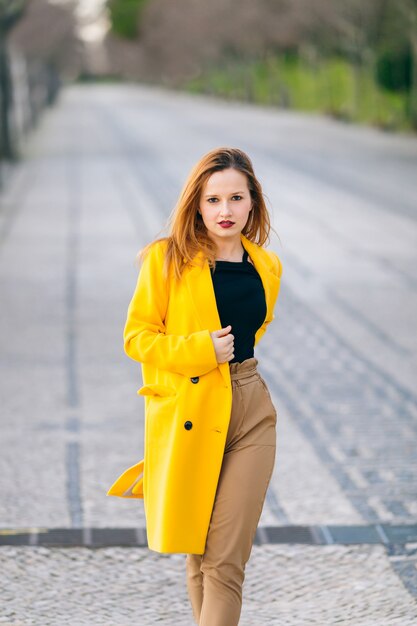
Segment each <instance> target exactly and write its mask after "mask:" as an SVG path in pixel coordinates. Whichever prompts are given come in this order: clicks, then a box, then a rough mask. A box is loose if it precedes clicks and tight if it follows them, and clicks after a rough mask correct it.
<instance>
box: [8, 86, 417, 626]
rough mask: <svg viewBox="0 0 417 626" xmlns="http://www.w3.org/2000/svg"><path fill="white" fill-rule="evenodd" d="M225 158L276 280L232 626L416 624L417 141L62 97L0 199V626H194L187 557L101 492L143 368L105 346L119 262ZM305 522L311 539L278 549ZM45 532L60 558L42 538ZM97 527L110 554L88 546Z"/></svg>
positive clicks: (117, 311)
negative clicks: (252, 176) (210, 165)
mask: <svg viewBox="0 0 417 626" xmlns="http://www.w3.org/2000/svg"><path fill="white" fill-rule="evenodd" d="M222 145H230V146H233V147H239V148H241V149H243V150H245V151H246V152H247V153H248V154H249V156H250V157H251V159H252V162H253V165H254V169H255V173H256V175H257V176H258V177H259V179H260V181H261V183H262V186H263V190H264V193H265V195H266V199H267V206H268V208H269V209H270V211H271V216H272V224H273V227H274V229H275V230H276V232H277V234H273V235H272V236H271V243H270V247H271V249H273V250H274V251H275V252H276V253H277V254H278V255H279V257H280V259H281V260H282V263H283V275H282V280H281V292H280V295H279V298H278V303H277V306H276V310H275V320H274V322H273V323H272V324H271V325H270V327H269V328H268V331H267V333H266V335H265V337H264V339H263V340H262V341H261V342H260V344H259V347H257V348H256V351H255V356H256V357H257V358H258V360H259V370H260V372H262V374H263V375H264V376H265V379H266V380H267V382H268V386H269V388H270V390H271V393H272V396H273V400H274V403H275V405H276V407H277V410H278V424H277V430H278V439H277V445H278V447H277V460H276V464H275V470H274V474H273V478H272V481H271V485H270V488H269V490H268V493H267V498H266V502H265V507H264V510H263V513H262V517H261V521H260V530H259V533H258V535H257V538H258V539H257V543H256V545H255V546H254V548H253V553H252V557H251V560H250V561H249V564H248V567H247V576H246V581H245V585H244V600H243V610H242V619H241V624H242V626H261V625H262V624H268V625H272V626H284V625H291V626H304V625H305V626H307V625H312V624H317V625H320V626H327V625H329V626H330V625H333V624H341V625H352V626H368V625H369V626H371V625H372V626H374V625H377V626H412V625H413V624H416V623H417V603H416V598H417V497H416V496H417V391H416V382H415V381H416V380H417V322H416V318H417V274H416V271H415V267H416V264H417V202H416V179H417V140H416V139H415V138H412V137H410V136H406V135H403V136H401V135H390V134H387V133H383V132H381V131H378V130H374V129H370V128H365V127H363V128H362V127H357V126H349V125H344V124H342V123H339V122H333V121H331V120H328V119H324V118H321V117H319V116H317V117H315V116H307V115H305V116H302V115H297V114H295V113H289V112H283V111H279V110H276V109H273V108H257V107H255V106H251V105H248V104H239V103H236V102H226V101H220V100H215V99H210V98H209V97H201V96H191V95H186V94H182V93H180V92H169V91H165V90H163V89H160V88H156V87H145V86H134V85H100V86H80V85H76V86H70V87H67V88H66V89H64V90H63V92H62V93H61V96H60V99H59V101H58V103H57V105H56V106H55V107H54V108H52V109H50V110H48V111H46V112H45V114H44V116H43V118H42V119H41V122H40V124H39V126H38V127H37V129H36V130H35V132H34V134H33V135H32V136H31V138H30V141H29V142H28V145H27V147H26V150H25V157H24V159H22V161H21V162H20V163H19V164H17V165H16V166H15V167H14V168H13V171H12V173H11V175H10V178H9V180H8V183H7V186H6V188H5V189H4V190H3V192H1V190H0V301H1V307H0V321H1V326H0V368H1V376H0V392H1V416H2V433H1V438H0V467H1V472H0V488H1V494H2V496H1V512H0V588H1V589H2V592H1V597H2V600H1V603H0V623H2V624H3V623H4V624H19V625H22V626H23V625H25V626H26V625H28V624H35V625H39V626H49V625H51V626H52V625H54V626H55V625H56V626H58V625H60V624H71V625H72V626H81V625H83V624H86V625H87V624H89V625H91V624H106V625H108V626H113V625H117V624H120V625H123V626H130V625H133V624H135V625H138V624H139V625H140V626H146V625H149V626H151V625H154V624H156V623H164V624H167V625H169V624H172V625H174V624H175V625H176V626H191V624H192V617H191V610H190V607H189V604H188V600H187V596H186V589H185V572H184V555H158V554H156V553H152V552H150V551H149V550H147V548H146V547H144V546H141V545H140V543H141V542H140V541H139V542H138V545H133V546H129V545H123V537H125V536H126V532H127V531H129V530H131V529H144V527H145V519H144V513H143V503H142V501H135V500H127V499H119V498H111V497H107V496H106V491H107V489H108V488H109V486H110V485H111V484H112V482H113V481H114V480H115V478H116V477H117V476H118V475H119V474H120V473H121V471H122V470H124V469H126V468H127V467H128V466H130V465H133V464H134V463H136V462H137V461H138V460H140V459H141V458H142V455H143V401H142V398H141V397H139V396H137V394H136V390H137V389H138V388H139V387H140V386H141V384H142V383H141V375H140V365H139V364H138V363H135V362H133V361H132V360H130V359H129V358H128V357H127V356H126V355H125V354H124V351H123V341H122V332H123V326H124V322H125V317H126V311H127V306H128V304H129V301H130V298H131V295H132V293H133V289H134V286H135V281H136V275H137V266H136V264H135V257H136V254H137V252H138V251H139V249H140V248H141V247H143V246H144V245H145V244H146V243H148V242H149V241H150V240H152V239H154V238H155V237H157V236H161V235H162V234H164V233H162V229H163V226H164V224H165V221H166V219H167V218H168V215H169V213H170V211H171V210H172V209H173V207H174V205H175V202H176V199H177V196H178V194H179V192H180V190H181V188H182V185H183V183H184V181H185V178H186V176H187V175H188V172H189V170H190V168H191V167H192V165H193V164H194V162H195V161H197V159H199V158H200V156H202V155H203V154H204V153H205V152H207V151H208V150H210V149H212V148H214V147H216V146H222ZM277 235H278V236H277ZM405 525H407V528H406V529H404V532H403V531H402V530H401V528H400V527H402V526H405ZM298 526H302V527H306V529H311V537H312V538H313V539H312V540H311V541H310V540H307V541H305V542H304V543H298V542H297V541H292V540H291V536H292V535H291V533H292V530H291V529H292V528H294V529H296V527H298ZM339 526H340V527H343V529H341V530H340V532H339V531H338V530H337V527H339ZM391 526H392V527H393V529H392V530H390V527H391ZM277 527H285V528H286V529H288V535H286V536H288V540H284V541H280V542H277V541H274V540H273V537H274V529H275V528H277ZM332 527H334V529H333V530H332ZM58 528H59V529H64V530H65V529H67V530H68V534H67V535H65V533H63V534H62V536H63V537H67V539H66V541H68V542H69V543H65V542H64V543H61V544H60V541H57V542H56V544H55V545H49V546H48V545H46V543H47V542H42V540H39V537H40V536H41V534H42V532H47V531H48V530H49V529H51V530H52V529H58ZM78 529H89V530H88V532H87V533H85V532H84V534H83V531H79V535H80V537H81V540H80V541H78V540H77V541H75V539H74V544H73V545H72V546H71V541H72V539H71V537H72V538H74V537H75V536H76V532H77V531H78ZM94 529H95V530H97V532H98V529H113V535H112V537H113V539H112V540H111V541H109V542H108V544H107V545H106V541H105V540H103V542H101V541H98V543H97V545H90V544H91V536H92V534H91V533H93V532H94ZM262 529H266V530H265V532H262ZM286 532H287V531H286ZM294 532H295V531H294ZM402 532H403V534H401V533H402ZM25 533H26V534H25ZM71 533H72V534H71ZM80 533H81V534H80ZM24 534H25V536H26V537H27V538H26V539H24V540H22V541H19V536H21V537H22V536H23V535H24ZM293 535H294V533H293ZM103 536H104V535H103ZM116 536H117V537H121V540H120V541H119V540H116V541H114V538H115V537H116ZM135 536H136V535H135ZM137 536H140V537H142V536H143V532H142V531H140V532H139V531H138V532H137ZM10 537H14V538H17V539H14V540H13V541H11V540H10ZM68 538H69V539H68ZM2 543H3V544H4V545H1V544H2ZM13 543H14V545H12V544H13ZM308 544H310V545H308ZM89 545H90V547H88V546H89Z"/></svg>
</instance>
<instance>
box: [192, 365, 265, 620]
mask: <svg viewBox="0 0 417 626" xmlns="http://www.w3.org/2000/svg"><path fill="white" fill-rule="evenodd" d="M229 365H230V374H231V380H232V411H231V417H230V424H229V429H228V432H227V437H226V445H225V451H224V457H223V462H222V467H221V471H220V477H219V482H218V486H217V491H216V497H215V501H214V506H213V511H212V516H211V520H210V525H209V530H208V533H207V540H206V545H205V551H204V554H203V555H201V554H187V557H186V578H187V589H188V595H189V598H190V601H191V606H192V611H193V615H194V619H195V621H196V623H197V624H198V625H199V626H237V624H238V623H239V618H240V613H241V607H242V585H243V581H244V577H245V565H246V563H247V561H248V560H249V557H250V553H251V550H252V545H253V540H254V538H255V533H256V528H257V526H258V522H259V518H260V516H261V512H262V508H263V504H264V500H265V495H266V491H267V488H268V485H269V482H270V479H271V475H272V471H273V468H274V462H275V449H276V422H277V411H276V409H275V407H274V404H273V402H272V399H271V396H270V393H269V390H268V387H267V385H266V383H265V381H264V379H263V378H262V377H261V375H260V374H259V372H258V371H257V365H258V361H257V359H256V358H255V357H252V358H250V359H246V360H245V361H242V362H241V363H238V362H236V363H230V364H229Z"/></svg>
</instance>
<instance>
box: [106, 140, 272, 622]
mask: <svg viewBox="0 0 417 626" xmlns="http://www.w3.org/2000/svg"><path fill="white" fill-rule="evenodd" d="M269 230H270V221H269V215H268V211H267V208H266V206H265V202H264V199H263V194H262V189H261V185H260V183H259V181H258V180H257V179H256V177H255V174H254V171H253V167H252V163H251V161H250V159H249V157H248V156H247V155H246V154H245V153H244V152H242V151H241V150H238V149H234V148H218V149H215V150H212V151H210V152H209V153H208V154H206V155H204V156H203V157H202V158H201V160H200V161H199V162H198V163H197V164H196V165H195V166H194V168H193V169H192V171H191V173H190V175H189V177H188V180H187V181H186V183H185V185H184V188H183V190H182V192H181V194H180V197H179V201H178V203H177V205H176V207H175V209H174V211H173V213H172V215H171V218H170V234H169V236H168V237H166V238H162V239H158V240H156V241H154V242H152V243H150V244H148V246H146V248H145V249H144V250H143V251H142V258H143V264H142V267H141V270H140V273H139V277H138V281H137V285H136V289H135V292H134V295H133V298H132V300H131V303H130V305H129V309H128V315H127V321H126V326H125V329H124V345H125V351H126V353H127V354H128V355H129V356H130V357H131V358H132V359H134V360H136V361H139V362H140V363H141V364H142V376H143V383H144V385H143V386H142V387H141V388H140V389H139V391H138V393H139V394H140V395H143V396H144V397H145V455H144V460H143V461H141V462H140V463H138V464H136V465H134V466H132V467H130V468H128V469H127V470H126V471H125V472H124V473H123V474H122V475H121V476H120V477H119V478H118V479H117V480H116V482H115V483H114V485H113V486H112V487H111V488H110V490H109V491H108V494H109V495H118V496H121V497H143V498H144V506H145V515H146V525H147V536H148V545H149V548H150V549H152V550H155V551H157V552H182V553H186V554H187V557H186V573H187V587H188V592H189V596H190V600H191V604H192V609H193V613H194V618H195V621H196V623H197V624H199V625H200V626H234V625H235V624H238V622H239V617H240V612H241V604H242V584H243V580H244V569H245V565H246V562H247V561H248V559H249V556H250V552H251V548H252V543H253V539H254V536H255V532H256V528H257V525H258V522H259V518H260V515H261V511H262V507H263V503H264V499H265V494H266V490H267V487H268V484H269V481H270V478H271V474H272V470H273V466H274V461H275V445H276V428H275V427H276V419H277V412H276V410H275V407H274V405H273V403H272V400H271V396H270V394H269V391H268V388H267V386H266V383H265V381H264V380H263V378H262V377H261V376H260V374H259V373H258V371H257V363H258V361H257V359H256V358H255V357H254V345H256V344H257V343H258V341H259V340H260V338H261V337H262V335H263V334H264V332H265V330H266V328H267V326H268V324H269V323H270V322H271V320H272V319H273V317H274V315H273V310H274V306H275V303H276V300H277V297H278V292H279V288H280V277H281V272H282V265H281V262H280V260H279V258H278V256H277V255H276V254H275V253H273V252H270V251H268V250H266V249H265V248H263V247H262V246H263V244H264V243H265V242H266V241H267V239H268V235H269Z"/></svg>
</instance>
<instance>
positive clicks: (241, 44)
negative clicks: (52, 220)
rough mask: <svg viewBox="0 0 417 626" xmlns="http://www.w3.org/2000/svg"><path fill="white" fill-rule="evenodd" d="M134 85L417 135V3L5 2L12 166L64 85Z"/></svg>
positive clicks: (2, 30) (0, 141) (1, 91)
mask: <svg viewBox="0 0 417 626" xmlns="http://www.w3.org/2000/svg"><path fill="white" fill-rule="evenodd" d="M123 79H128V80H133V81H143V82H147V83H152V84H160V85H165V86H169V87H173V88H178V89H182V90H187V91H191V92H197V93H206V94H212V95H218V96H222V97H223V98H230V99H237V100H244V101H249V102H254V103H258V104H264V105H269V106H274V107H277V108H285V109H295V110H304V111H314V112H322V113H325V114H328V115H331V116H334V117H336V118H339V119H343V120H346V121H355V122H362V123H368V124H371V125H375V126H379V127H382V128H386V129H393V130H415V129H416V128H417V6H416V3H415V1H414V0H369V1H368V2H366V3H364V2H361V1H360V0H292V1H291V2H289V1H288V0H258V1H257V2H252V1H251V0H229V1H228V2H227V3H225V2H224V0H212V1H211V2H209V3H207V2H205V1H204V0H193V1H192V2H191V1H190V0H176V1H175V2H172V1H171V0H108V1H107V2H105V0H78V1H76V0H49V1H48V0H1V1H0V107H1V122H2V123H1V135H0V156H1V158H2V159H7V158H11V157H13V156H15V155H16V154H17V153H18V151H19V145H20V143H21V141H22V137H23V136H24V135H25V133H27V132H28V130H29V129H30V128H31V127H32V126H33V125H34V124H35V123H36V120H37V118H38V116H39V114H40V111H41V110H42V108H43V107H45V106H48V105H50V104H52V102H53V101H54V99H55V97H56V95H57V92H58V90H59V87H60V85H61V84H62V82H63V81H64V82H66V81H85V80H123Z"/></svg>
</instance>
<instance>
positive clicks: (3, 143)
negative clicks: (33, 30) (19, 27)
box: [0, 0, 27, 159]
mask: <svg viewBox="0 0 417 626" xmlns="http://www.w3.org/2000/svg"><path fill="white" fill-rule="evenodd" d="M26 3H27V2H26V0H0V159H1V158H7V159H12V158H14V157H15V156H16V155H15V152H14V149H13V143H12V140H11V132H10V109H11V104H12V85H11V76H10V62H9V57H8V52H7V46H6V39H7V35H8V33H9V32H10V30H11V28H12V26H14V25H15V23H16V22H17V21H18V20H19V19H20V18H21V17H22V15H23V11H24V8H25V5H26Z"/></svg>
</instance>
